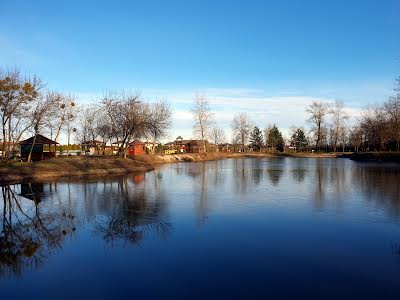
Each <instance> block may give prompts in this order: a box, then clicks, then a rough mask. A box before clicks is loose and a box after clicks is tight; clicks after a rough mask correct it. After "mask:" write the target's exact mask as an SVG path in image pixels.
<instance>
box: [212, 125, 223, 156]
mask: <svg viewBox="0 0 400 300" xmlns="http://www.w3.org/2000/svg"><path fill="white" fill-rule="evenodd" d="M211 138H212V141H213V142H214V145H215V147H216V149H217V151H218V150H219V149H218V145H219V144H221V143H222V142H223V141H225V140H226V135H225V131H224V130H223V129H222V128H218V127H214V128H213V129H212V130H211Z"/></svg>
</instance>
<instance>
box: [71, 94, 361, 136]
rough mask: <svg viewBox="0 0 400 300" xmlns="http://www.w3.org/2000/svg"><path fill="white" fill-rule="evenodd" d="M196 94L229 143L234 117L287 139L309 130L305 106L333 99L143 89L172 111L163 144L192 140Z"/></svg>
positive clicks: (88, 97)
mask: <svg viewBox="0 0 400 300" xmlns="http://www.w3.org/2000/svg"><path fill="white" fill-rule="evenodd" d="M195 92H201V93H204V94H205V95H206V96H207V98H208V99H209V102H210V106H211V109H212V110H213V112H214V115H215V124H216V126H218V127H222V128H223V129H224V130H225V131H226V134H227V137H228V138H229V140H230V139H231V128H230V124H231V121H232V119H233V117H234V115H235V114H237V113H240V112H246V113H247V114H248V115H249V117H250V118H251V119H252V121H253V122H254V124H255V125H257V126H259V127H260V128H264V127H266V126H268V125H269V124H276V125H277V126H278V127H279V128H280V129H281V130H282V132H283V133H284V135H285V136H286V137H288V133H289V128H290V127H291V126H302V127H305V128H307V127H309V124H308V123H307V118H308V116H307V113H306V111H305V109H306V107H307V105H309V104H311V103H312V101H315V100H317V101H322V102H327V103H332V102H333V101H334V99H333V98H323V97H315V96H313V95H310V96H305V95H296V94H294V93H290V94H288V93H286V95H285V96H281V95H278V96H274V95H272V96H269V95H266V93H265V92H264V91H263V90H257V89H245V88H206V89H197V90H195V89H194V90H168V89H164V90H154V89H147V90H146V89H144V90H142V92H141V94H142V96H143V98H144V99H151V100H155V99H167V100H168V101H169V102H170V103H171V105H172V108H173V126H172V128H171V132H170V135H169V137H167V138H166V140H171V139H174V138H175V137H176V136H178V135H181V136H183V137H184V138H191V137H193V133H192V127H193V115H192V114H191V112H190V107H191V105H192V102H193V96H194V94H195ZM75 95H77V96H78V98H79V99H81V100H84V101H83V102H85V103H88V102H92V101H93V100H95V99H99V96H101V94H99V93H90V92H88V93H83V92H80V93H75ZM346 111H347V113H348V114H349V116H350V117H351V120H354V118H355V117H356V116H359V115H360V113H361V111H362V108H361V107H347V108H346Z"/></svg>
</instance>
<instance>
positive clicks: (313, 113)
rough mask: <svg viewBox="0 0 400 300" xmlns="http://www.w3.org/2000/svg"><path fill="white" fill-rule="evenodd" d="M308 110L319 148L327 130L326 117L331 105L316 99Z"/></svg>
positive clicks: (316, 144)
mask: <svg viewBox="0 0 400 300" xmlns="http://www.w3.org/2000/svg"><path fill="white" fill-rule="evenodd" d="M306 112H307V113H308V114H309V115H310V117H309V119H308V121H309V122H311V123H312V127H311V132H313V134H314V136H315V147H316V149H317V150H318V149H319V147H320V143H321V141H322V139H323V135H324V131H325V128H324V126H325V117H326V115H327V114H328V112H329V106H328V105H327V104H325V103H322V102H318V101H314V102H313V103H311V104H310V105H309V106H308V107H307V109H306Z"/></svg>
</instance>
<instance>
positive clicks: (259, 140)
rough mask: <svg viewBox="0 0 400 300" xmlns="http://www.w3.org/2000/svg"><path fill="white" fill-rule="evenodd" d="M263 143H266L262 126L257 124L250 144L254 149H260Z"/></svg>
mask: <svg viewBox="0 0 400 300" xmlns="http://www.w3.org/2000/svg"><path fill="white" fill-rule="evenodd" d="M263 143H264V140H263V135H262V132H261V130H260V128H258V127H257V126H256V127H254V129H253V132H252V133H251V135H250V144H251V146H252V147H253V149H254V150H257V151H260V150H261V147H262V145H263Z"/></svg>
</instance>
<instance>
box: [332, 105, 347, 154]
mask: <svg viewBox="0 0 400 300" xmlns="http://www.w3.org/2000/svg"><path fill="white" fill-rule="evenodd" d="M329 112H330V113H331V114H332V144H333V151H334V152H336V147H337V144H338V141H339V137H340V134H341V129H343V128H346V121H347V120H348V118H349V116H348V115H347V113H346V112H345V110H344V103H343V101H341V100H336V101H335V103H334V104H333V105H332V107H331V108H330V110H329Z"/></svg>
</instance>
